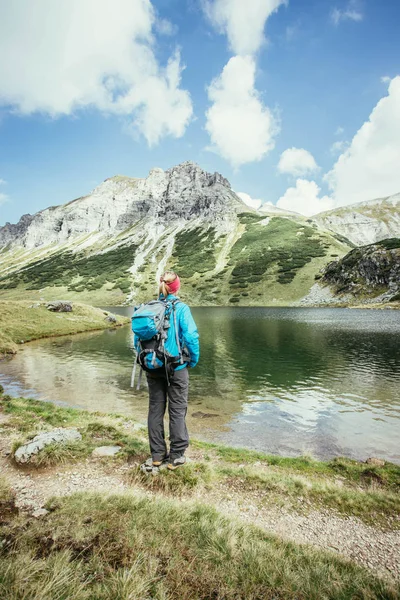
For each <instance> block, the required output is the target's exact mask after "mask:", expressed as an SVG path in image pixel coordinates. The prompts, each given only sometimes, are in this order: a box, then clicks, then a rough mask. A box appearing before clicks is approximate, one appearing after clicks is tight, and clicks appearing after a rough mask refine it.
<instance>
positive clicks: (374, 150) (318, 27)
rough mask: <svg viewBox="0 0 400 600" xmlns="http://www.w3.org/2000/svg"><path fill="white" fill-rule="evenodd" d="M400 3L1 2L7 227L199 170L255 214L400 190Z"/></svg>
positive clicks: (2, 176) (0, 197) (0, 116)
mask: <svg viewBox="0 0 400 600" xmlns="http://www.w3.org/2000/svg"><path fill="white" fill-rule="evenodd" d="M399 24H400V1H398V0H287V1H286V0H68V2H66V1H65V0H34V1H33V0H32V1H30V0H13V1H12V2H9V0H0V226H1V225H3V224H4V223H5V222H7V221H10V222H16V221H18V219H19V218H20V217H21V215H23V214H26V213H31V214H33V213H35V212H37V211H39V210H42V209H44V208H46V207H48V206H54V205H58V204H62V203H64V202H68V201H70V200H72V199H74V198H77V197H80V196H83V195H85V194H88V193H89V192H90V191H91V190H92V189H93V188H94V187H96V186H97V185H99V184H100V183H101V182H102V181H103V180H104V179H106V178H107V177H111V176H113V175H117V174H122V175H127V176H131V177H146V176H147V174H148V172H149V170H150V169H151V168H153V167H156V166H157V167H162V168H163V169H168V168H170V167H172V166H174V165H176V164H179V163H181V162H183V161H186V160H192V161H195V162H197V163H198V164H199V165H200V166H201V167H202V168H204V169H205V170H207V171H210V172H214V171H218V172H219V173H222V174H223V175H224V176H225V177H227V178H228V180H229V181H230V183H231V185H232V188H233V189H234V190H235V191H236V192H238V193H240V194H241V197H242V199H243V200H244V201H245V202H247V203H248V204H249V205H251V206H255V207H258V206H259V205H260V204H261V203H272V204H275V205H277V206H278V207H280V208H284V209H287V210H293V211H296V212H301V213H302V214H305V215H312V214H316V213H318V212H321V211H324V210H329V209H332V208H336V207H338V206H344V205H348V204H352V203H355V202H360V201H364V200H370V199H374V198H379V197H386V196H389V195H392V194H396V193H399V192H400V36H399V35H398V29H399Z"/></svg>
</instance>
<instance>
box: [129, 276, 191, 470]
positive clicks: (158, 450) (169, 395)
mask: <svg viewBox="0 0 400 600" xmlns="http://www.w3.org/2000/svg"><path fill="white" fill-rule="evenodd" d="M179 288H180V279H179V277H178V275H177V274H176V273H174V272H173V271H166V272H165V273H164V275H162V276H161V278H160V286H159V298H158V301H153V302H150V303H148V304H147V305H143V306H142V307H139V310H137V311H135V313H134V315H133V317H132V329H133V331H134V333H135V348H136V351H137V353H138V363H139V364H140V365H141V366H142V368H143V369H144V370H145V371H146V375H147V383H148V386H149V415H148V432H149V442H150V452H151V458H149V459H148V460H147V461H146V463H145V464H144V469H145V470H149V471H150V470H152V469H153V467H159V466H160V465H162V464H163V463H164V462H168V469H170V470H175V469H177V468H178V467H179V466H181V465H183V464H185V462H186V459H185V450H186V448H187V447H188V446H189V434H188V430H187V427H186V422H185V418H186V413H187V406H188V392H189V373H188V367H189V368H193V367H195V366H196V364H197V362H198V360H199V334H198V332H197V327H196V323H195V322H194V319H193V317H192V313H191V311H190V308H189V307H188V306H187V305H186V304H185V303H184V302H181V300H179V298H178V297H177V296H176V294H177V292H178V291H179ZM149 308H151V310H152V311H153V317H152V318H153V321H154V322H156V323H157V322H158V321H159V322H160V325H159V333H158V334H157V335H156V336H154V337H153V338H152V339H150V340H147V341H146V340H143V337H146V336H145V335H142V337H141V335H140V334H141V333H142V330H141V329H140V326H141V325H143V324H144V317H143V316H141V315H145V316H146V315H149ZM146 310H147V313H146ZM160 310H161V313H157V314H158V317H157V316H155V315H156V312H157V311H160ZM162 311H165V312H162ZM167 402H168V414H169V439H170V449H169V453H168V449H167V445H166V443H165V433H164V415H165V411H166V407H167Z"/></svg>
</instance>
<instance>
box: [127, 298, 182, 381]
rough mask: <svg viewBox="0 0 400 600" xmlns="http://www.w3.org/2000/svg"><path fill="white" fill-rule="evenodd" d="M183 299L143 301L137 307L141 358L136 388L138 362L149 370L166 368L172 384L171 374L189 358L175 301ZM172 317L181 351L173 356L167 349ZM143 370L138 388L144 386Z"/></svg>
mask: <svg viewBox="0 0 400 600" xmlns="http://www.w3.org/2000/svg"><path fill="white" fill-rule="evenodd" d="M177 302H179V300H177V299H174V300H151V302H147V303H146V304H140V305H139V306H136V307H135V309H134V313H133V315H132V331H133V333H134V334H135V335H136V337H137V340H138V346H139V347H138V349H137V357H136V361H135V367H134V370H133V373H132V381H131V386H132V387H133V383H134V378H135V371H136V364H139V365H140V366H141V368H142V370H144V371H147V372H154V371H160V372H161V371H164V370H165V373H166V376H167V380H168V383H169V376H171V375H172V374H173V371H174V368H175V367H176V366H178V365H179V364H183V363H184V362H185V361H186V360H187V357H186V356H184V353H183V352H182V348H181V343H180V341H179V332H178V327H177V323H176V312H175V304H176V303H177ZM171 318H173V319H174V329H175V336H176V346H177V348H178V354H177V355H176V356H172V355H171V354H170V353H169V352H168V351H167V350H166V348H165V343H166V341H167V338H168V332H169V329H170V327H171ZM140 379H141V373H140V375H139V381H138V387H137V389H139V387H140Z"/></svg>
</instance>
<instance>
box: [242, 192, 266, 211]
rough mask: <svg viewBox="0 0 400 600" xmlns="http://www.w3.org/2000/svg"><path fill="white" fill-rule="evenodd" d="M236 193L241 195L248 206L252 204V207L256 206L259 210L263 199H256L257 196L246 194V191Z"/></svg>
mask: <svg viewBox="0 0 400 600" xmlns="http://www.w3.org/2000/svg"><path fill="white" fill-rule="evenodd" d="M236 195H237V196H239V198H240V199H241V200H242V201H243V202H244V203H245V204H247V206H250V208H255V209H256V210H257V209H258V208H260V206H261V204H262V200H260V199H258V200H256V199H255V198H252V197H251V196H250V194H246V193H245V192H236Z"/></svg>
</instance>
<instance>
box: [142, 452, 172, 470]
mask: <svg viewBox="0 0 400 600" xmlns="http://www.w3.org/2000/svg"><path fill="white" fill-rule="evenodd" d="M168 458H169V457H168V456H166V457H165V458H164V460H153V459H152V458H151V457H150V458H148V459H147V460H146V461H145V462H144V463H143V464H142V465H140V470H141V471H142V472H143V473H152V472H153V473H154V472H158V471H159V468H160V467H162V466H163V465H164V464H165V463H166V462H167V460H168Z"/></svg>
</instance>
